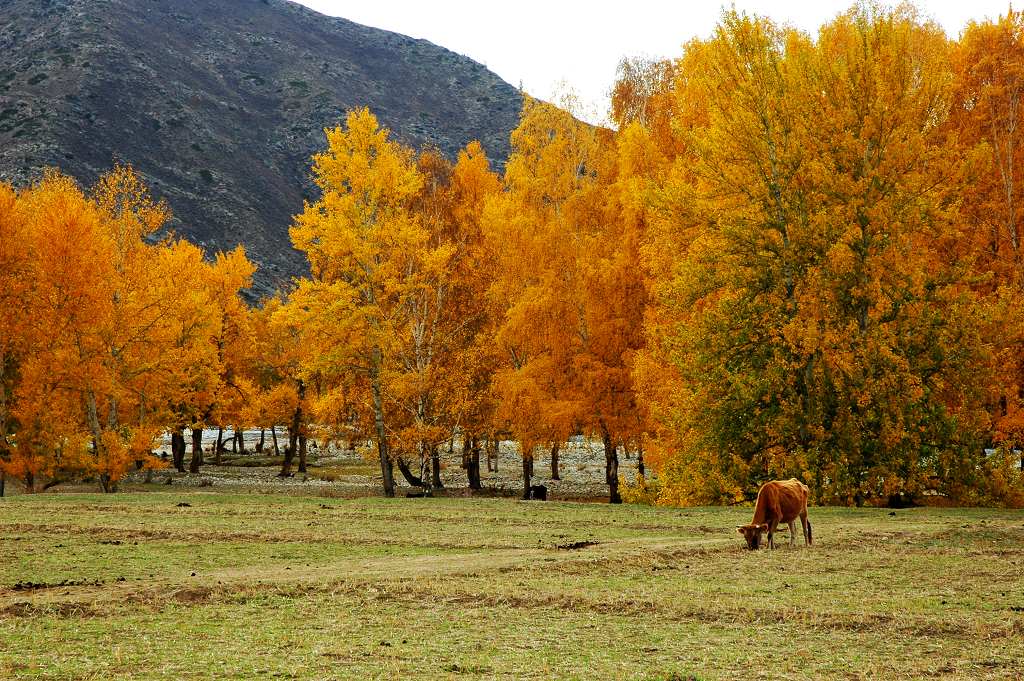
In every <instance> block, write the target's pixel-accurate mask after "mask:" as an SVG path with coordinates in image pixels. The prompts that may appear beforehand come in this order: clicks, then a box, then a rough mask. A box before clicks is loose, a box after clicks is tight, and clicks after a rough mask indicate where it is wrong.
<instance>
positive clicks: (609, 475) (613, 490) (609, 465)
mask: <svg viewBox="0 0 1024 681" xmlns="http://www.w3.org/2000/svg"><path fill="white" fill-rule="evenodd" d="M601 434H602V435H603V436H604V462H605V469H604V477H605V481H606V482H607V483H608V503H609V504H621V503H622V497H620V496H619V452H618V448H617V447H616V446H615V443H614V442H613V441H612V436H611V433H609V432H608V427H607V426H605V424H604V421H602V422H601Z"/></svg>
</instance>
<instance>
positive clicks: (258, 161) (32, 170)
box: [0, 0, 521, 294]
mask: <svg viewBox="0 0 1024 681" xmlns="http://www.w3.org/2000/svg"><path fill="white" fill-rule="evenodd" d="M357 106H369V107H370V108H371V109H372V110H373V111H374V113H376V114H377V116H378V118H379V119H380V120H381V121H382V123H383V124H384V125H386V126H387V127H388V128H390V129H391V130H392V131H393V133H394V134H395V135H396V136H397V137H398V138H399V139H401V140H402V141H404V142H406V143H409V144H413V145H416V146H420V145H424V144H427V145H434V146H436V147H438V148H440V149H441V151H443V152H445V153H446V154H448V155H450V156H451V155H454V153H455V152H456V151H457V150H458V149H459V148H460V147H462V146H464V145H465V144H466V143H467V142H469V141H470V140H473V139H479V140H480V141H481V142H482V143H483V145H484V147H485V149H486V150H487V151H488V153H489V155H490V156H491V159H492V162H493V163H495V164H496V165H501V164H502V162H503V160H504V158H505V157H506V156H507V154H508V138H509V132H510V131H511V129H512V128H513V127H515V125H516V122H517V117H518V113H519V109H520V106H521V97H520V94H519V92H518V91H517V90H516V89H515V88H513V87H512V86H510V85H509V84H508V83H505V82H504V81H502V80H501V79H499V78H498V77H497V76H496V75H494V74H493V73H491V72H490V71H488V70H487V69H486V68H484V67H483V66H482V65H480V64H478V63H476V62H474V61H472V60H470V59H468V58H466V57H462V56H460V55H457V54H454V53H452V52H450V51H448V50H445V49H443V48H441V47H438V46H436V45H433V44H431V43H429V42H426V41H423V40H414V39H412V38H408V37H405V36H401V35H397V34H394V33H389V32H386V31H381V30H377V29H372V28H368V27H366V26H361V25H359V24H355V23H352V22H350V21H345V20H343V19H334V18H329V17H325V16H323V15H320V14H317V13H315V12H313V11H312V10H309V9H306V8H305V7H302V6H300V5H297V4H294V3H292V2H288V1H287V0H2V2H0V179H2V180H5V181H8V182H14V183H15V184H18V185H23V184H25V183H26V182H29V181H31V180H32V179H33V178H35V177H38V175H39V173H40V172H41V170H42V169H43V168H45V167H47V166H58V167H59V168H60V169H61V170H63V171H64V172H66V173H69V174H71V175H73V176H74V177H76V178H78V180H79V181H80V182H82V183H83V184H91V183H92V182H94V181H95V179H96V178H97V176H98V175H99V174H100V173H101V172H103V171H104V170H106V169H109V168H110V166H111V165H112V164H113V163H114V162H117V161H121V162H128V163H131V164H132V165H134V166H135V168H136V169H137V170H138V171H139V172H140V173H141V174H142V175H143V176H144V177H145V178H146V179H147V181H148V182H149V184H150V187H151V188H152V189H153V192H154V194H155V195H157V196H158V197H162V198H165V199H166V200H167V201H168V203H169V204H170V206H171V209H172V210H173V212H174V215H175V218H174V222H173V224H172V228H173V229H174V230H175V231H176V232H177V233H179V234H182V235H184V236H186V237H188V238H189V239H191V240H192V241H194V242H196V243H198V244H201V245H203V246H205V247H206V248H207V249H208V251H212V250H217V249H224V248H231V247H234V246H235V245H236V244H238V243H243V244H245V245H246V247H247V249H248V250H249V254H250V257H251V258H252V259H253V260H254V261H256V262H257V264H258V265H259V267H260V271H259V273H258V274H257V284H256V287H255V293H257V294H260V293H265V292H268V291H270V290H272V289H273V288H274V287H275V286H277V285H278V284H279V283H281V282H285V281H287V280H288V279H289V278H290V277H291V276H292V275H294V274H296V273H299V272H301V271H302V270H303V266H304V261H303V259H302V257H301V255H300V254H298V253H296V252H295V251H293V250H292V249H291V248H290V245H289V241H288V226H289V224H290V222H291V216H292V215H294V214H295V213H297V212H299V211H300V210H301V209H302V201H303V199H304V198H313V196H314V187H313V185H312V184H311V182H310V181H309V157H310V155H311V154H312V153H314V152H315V151H317V150H319V149H321V148H322V147H323V146H324V137H323V128H324V127H327V126H333V125H335V124H337V123H338V122H339V121H340V120H341V119H342V118H343V116H344V112H345V111H346V110H347V109H349V108H352V107H357Z"/></svg>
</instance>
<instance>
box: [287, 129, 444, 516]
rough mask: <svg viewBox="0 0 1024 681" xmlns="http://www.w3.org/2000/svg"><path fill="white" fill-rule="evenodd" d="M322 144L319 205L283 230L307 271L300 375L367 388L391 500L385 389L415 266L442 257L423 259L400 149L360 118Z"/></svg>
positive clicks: (407, 161) (409, 163)
mask: <svg viewBox="0 0 1024 681" xmlns="http://www.w3.org/2000/svg"><path fill="white" fill-rule="evenodd" d="M327 143H328V149H327V151H326V152H324V153H322V154H318V155H316V156H315V157H314V163H313V173H314V178H315V180H316V183H317V185H318V186H319V187H320V189H321V191H322V193H323V196H322V198H321V199H320V200H319V201H317V202H315V203H311V204H307V205H306V207H305V210H304V211H303V213H302V214H301V215H299V216H298V217H297V218H296V221H295V226H294V227H293V228H292V229H291V235H292V241H293V243H294V245H295V248H297V249H298V250H300V251H302V252H304V253H305V254H306V255H307V257H308V258H309V263H310V271H311V278H310V279H307V280H302V281H300V282H299V285H298V288H297V290H296V291H295V292H294V294H293V295H292V298H291V300H292V303H293V304H294V305H296V306H297V310H299V311H302V312H304V313H305V315H306V318H305V320H304V322H303V323H304V324H305V325H306V326H307V327H308V329H309V331H310V333H311V334H312V335H311V338H312V340H311V342H315V343H316V346H317V349H318V350H319V354H318V356H317V357H316V358H314V359H313V360H311V361H310V364H309V365H308V367H307V371H316V372H319V373H320V374H321V375H323V376H324V378H325V380H328V381H330V380H332V379H341V378H345V377H348V376H351V375H353V374H358V375H359V376H361V377H362V378H363V379H364V380H365V381H366V382H367V383H368V387H369V391H368V392H369V394H370V399H371V402H372V404H371V406H370V409H369V410H368V411H370V412H371V413H372V414H373V418H374V435H375V439H376V441H377V449H378V455H379V459H380V466H381V474H382V477H383V484H384V492H385V494H386V495H388V496H393V495H394V481H393V474H392V470H393V466H392V464H393V461H392V456H391V453H390V450H389V432H388V424H387V418H386V407H387V406H388V405H386V403H385V400H386V399H387V397H388V396H387V395H386V394H385V382H386V380H387V379H388V375H389V372H392V371H394V370H395V368H396V367H395V366H394V365H393V364H392V361H393V358H394V357H395V356H396V343H397V342H398V341H397V339H398V338H400V337H402V336H403V334H404V332H405V331H406V330H407V329H408V325H409V324H410V317H409V312H410V301H411V300H412V297H413V295H414V294H415V293H416V292H417V291H418V290H419V288H420V287H421V286H422V281H421V279H420V277H419V273H420V272H421V271H422V269H423V265H424V257H426V262H425V264H426V266H427V269H429V268H430V267H433V266H435V265H436V263H438V262H441V261H443V260H444V258H443V257H442V256H441V255H438V256H436V257H435V256H433V255H432V254H431V253H430V249H429V247H428V242H429V235H428V234H427V232H426V230H424V229H423V227H422V225H421V224H420V223H419V220H417V219H416V217H415V215H414V213H413V211H412V209H411V204H412V202H413V201H414V200H415V198H416V195H417V193H418V192H419V191H420V189H421V187H422V186H423V177H422V176H421V174H420V172H419V171H418V169H417V167H416V163H415V159H414V158H413V157H412V154H411V152H410V151H409V150H407V149H405V148H403V147H402V146H401V145H399V144H396V143H395V142H392V141H390V140H389V139H388V132H387V130H383V129H381V128H379V126H378V124H377V119H376V118H375V117H374V116H373V115H372V114H371V113H370V112H369V111H367V110H366V109H362V110H359V111H353V112H351V113H349V115H348V117H347V119H346V125H345V127H344V128H335V129H333V130H328V131H327Z"/></svg>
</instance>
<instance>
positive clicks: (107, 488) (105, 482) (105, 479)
mask: <svg viewBox="0 0 1024 681" xmlns="http://www.w3.org/2000/svg"><path fill="white" fill-rule="evenodd" d="M100 489H102V490H103V492H104V493H105V494H113V493H114V492H116V491H117V483H116V482H114V481H112V480H111V479H110V476H109V475H108V474H106V473H100Z"/></svg>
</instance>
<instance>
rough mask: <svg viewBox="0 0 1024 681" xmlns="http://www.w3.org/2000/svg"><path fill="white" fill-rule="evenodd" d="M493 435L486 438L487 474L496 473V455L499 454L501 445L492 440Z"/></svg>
mask: <svg viewBox="0 0 1024 681" xmlns="http://www.w3.org/2000/svg"><path fill="white" fill-rule="evenodd" d="M494 437H495V436H494V433H491V434H490V435H489V436H488V437H487V472H488V473H491V472H493V473H497V472H498V454H500V453H501V443H500V442H498V441H497V440H495V439H494Z"/></svg>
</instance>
